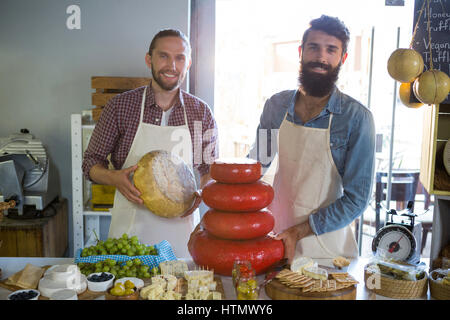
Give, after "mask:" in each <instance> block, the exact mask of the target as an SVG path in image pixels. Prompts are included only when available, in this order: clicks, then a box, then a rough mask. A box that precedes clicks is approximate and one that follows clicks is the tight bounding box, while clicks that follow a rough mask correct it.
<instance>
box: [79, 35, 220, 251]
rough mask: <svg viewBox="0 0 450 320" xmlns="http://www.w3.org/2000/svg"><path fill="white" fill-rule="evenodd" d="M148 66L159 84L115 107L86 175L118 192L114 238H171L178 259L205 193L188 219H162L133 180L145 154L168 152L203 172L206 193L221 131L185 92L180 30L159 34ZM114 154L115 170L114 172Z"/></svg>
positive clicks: (187, 59)
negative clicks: (144, 200) (147, 205)
mask: <svg viewBox="0 0 450 320" xmlns="http://www.w3.org/2000/svg"><path fill="white" fill-rule="evenodd" d="M145 63H146V64H147V66H148V68H149V69H150V70H151V73H152V76H153V78H152V80H151V81H150V83H149V84H148V85H147V86H144V87H140V88H137V89H135V90H130V91H127V92H125V93H122V94H119V95H116V96H114V98H112V99H111V100H109V101H108V103H107V105H106V106H105V108H104V110H103V112H102V114H101V116H100V119H99V121H98V123H97V124H96V126H95V129H94V131H93V133H92V136H91V139H90V142H89V145H88V147H87V149H86V152H85V154H84V159H83V173H84V175H85V177H86V178H88V179H90V180H91V181H93V182H96V183H99V184H105V185H111V186H114V187H116V189H117V191H119V192H116V194H115V198H114V207H113V208H112V210H111V216H112V218H111V225H110V228H109V235H108V236H109V237H113V238H116V237H120V236H121V235H122V234H123V233H127V234H128V235H130V236H133V235H136V236H137V237H138V238H139V240H140V241H141V242H142V243H146V244H156V243H159V242H161V241H162V240H168V241H169V243H170V244H171V245H172V248H173V249H174V253H175V255H176V256H177V257H182V258H187V257H189V252H188V250H187V242H188V239H189V236H190V234H191V231H192V230H193V228H194V225H193V216H192V213H193V211H194V209H196V207H198V204H199V202H200V201H198V200H199V199H200V197H199V195H198V194H197V201H196V202H195V203H196V206H194V207H192V208H191V209H190V210H188V211H187V212H186V213H185V214H184V215H183V216H182V217H179V218H173V219H166V218H162V217H159V216H156V215H154V214H151V213H149V212H148V210H147V209H146V208H145V207H144V206H143V201H142V199H141V198H140V192H139V190H138V189H137V188H136V187H135V186H134V184H133V183H132V182H131V180H130V175H132V174H133V173H134V171H135V170H136V169H137V162H138V161H139V159H140V158H141V157H142V156H144V155H145V154H146V153H148V152H150V151H154V150H165V151H167V152H169V153H172V152H173V153H175V154H176V155H178V156H180V157H181V158H182V159H183V160H184V161H185V162H186V164H187V165H189V166H191V168H192V169H193V170H195V171H196V172H198V176H200V185H199V187H200V188H202V187H203V186H204V185H205V184H206V183H207V182H208V181H209V180H210V179H211V178H210V175H209V166H210V164H211V163H212V162H213V160H214V159H216V158H217V157H218V139H217V125H216V121H215V120H214V117H213V115H212V112H211V109H210V108H209V106H208V105H207V104H206V103H205V102H204V101H202V100H200V99H199V98H197V97H195V96H193V95H191V94H189V93H187V92H185V91H183V90H181V89H180V85H181V84H182V82H183V80H184V79H185V77H186V74H187V71H188V70H189V68H190V66H191V46H190V44H189V40H188V39H187V37H186V36H185V35H184V34H183V33H182V32H181V31H179V30H174V29H165V30H161V31H160V32H158V33H157V34H156V35H155V36H154V38H153V40H152V41H151V44H150V48H149V51H148V52H147V53H146V55H145ZM174 150H178V151H180V152H179V153H180V154H177V153H176V152H174ZM109 154H111V163H112V165H113V166H114V170H110V169H108V161H107V157H108V155H109ZM197 211H198V210H197ZM195 214H197V215H198V212H195Z"/></svg>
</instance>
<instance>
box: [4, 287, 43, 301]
mask: <svg viewBox="0 0 450 320" xmlns="http://www.w3.org/2000/svg"><path fill="white" fill-rule="evenodd" d="M28 291H33V292H36V293H37V296H36V297H34V298H31V299H27V300H37V299H39V296H40V295H41V293H40V292H39V291H38V290H34V289H23V290H17V291H14V292H13V293H11V294H9V295H8V300H12V299H11V297H12V296H13V295H15V294H18V293H21V292H28Z"/></svg>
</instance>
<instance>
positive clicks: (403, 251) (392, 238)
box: [372, 201, 422, 262]
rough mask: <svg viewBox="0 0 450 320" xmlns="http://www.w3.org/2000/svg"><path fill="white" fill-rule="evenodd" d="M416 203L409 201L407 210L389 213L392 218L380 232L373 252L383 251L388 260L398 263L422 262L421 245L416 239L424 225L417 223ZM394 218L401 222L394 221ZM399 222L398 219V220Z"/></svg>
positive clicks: (375, 239) (375, 238) (374, 241)
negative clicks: (414, 211) (414, 209)
mask: <svg viewBox="0 0 450 320" xmlns="http://www.w3.org/2000/svg"><path fill="white" fill-rule="evenodd" d="M413 205H414V202H412V201H409V202H408V206H407V208H406V209H405V210H403V211H401V212H398V213H397V211H396V210H394V209H391V210H389V211H387V214H388V216H390V219H389V221H387V222H386V225H385V226H384V227H383V228H381V229H380V230H378V232H377V233H376V235H375V237H374V238H373V241H372V252H373V253H374V254H376V253H377V251H378V250H379V249H381V251H383V253H384V254H385V256H386V257H387V258H392V259H394V260H397V261H407V262H418V261H419V260H420V249H421V246H420V244H418V243H417V240H416V237H419V239H420V235H421V233H422V224H421V223H417V224H416V223H415V221H414V220H415V217H417V215H416V214H414V213H413V212H412V211H413V209H412V208H413ZM394 217H396V218H400V221H394ZM396 220H398V219H396Z"/></svg>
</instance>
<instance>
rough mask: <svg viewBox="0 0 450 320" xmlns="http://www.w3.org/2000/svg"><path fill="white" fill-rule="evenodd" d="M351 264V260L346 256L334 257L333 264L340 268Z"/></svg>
mask: <svg viewBox="0 0 450 320" xmlns="http://www.w3.org/2000/svg"><path fill="white" fill-rule="evenodd" d="M349 264H350V260H348V259H347V258H345V257H341V256H339V257H336V258H334V259H333V265H334V266H335V267H336V268H339V269H340V268H343V267H347V266H348V265H349Z"/></svg>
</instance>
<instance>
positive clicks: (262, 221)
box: [201, 209, 275, 240]
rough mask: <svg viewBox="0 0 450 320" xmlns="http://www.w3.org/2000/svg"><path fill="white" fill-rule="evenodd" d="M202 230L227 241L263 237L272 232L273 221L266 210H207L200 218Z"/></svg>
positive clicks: (270, 214)
mask: <svg viewBox="0 0 450 320" xmlns="http://www.w3.org/2000/svg"><path fill="white" fill-rule="evenodd" d="M201 224H202V226H203V228H205V229H206V230H208V232H209V233H211V234H212V235H213V236H216V237H218V238H222V239H229V240H246V239H254V238H258V237H263V236H265V235H266V234H268V233H269V232H270V231H272V229H273V226H274V224H275V219H274V218H273V215H272V213H271V212H270V211H269V210H268V209H262V210H258V211H254V212H224V211H218V210H214V209H210V210H208V211H207V212H206V213H205V214H204V215H203V218H202V221H201Z"/></svg>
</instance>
